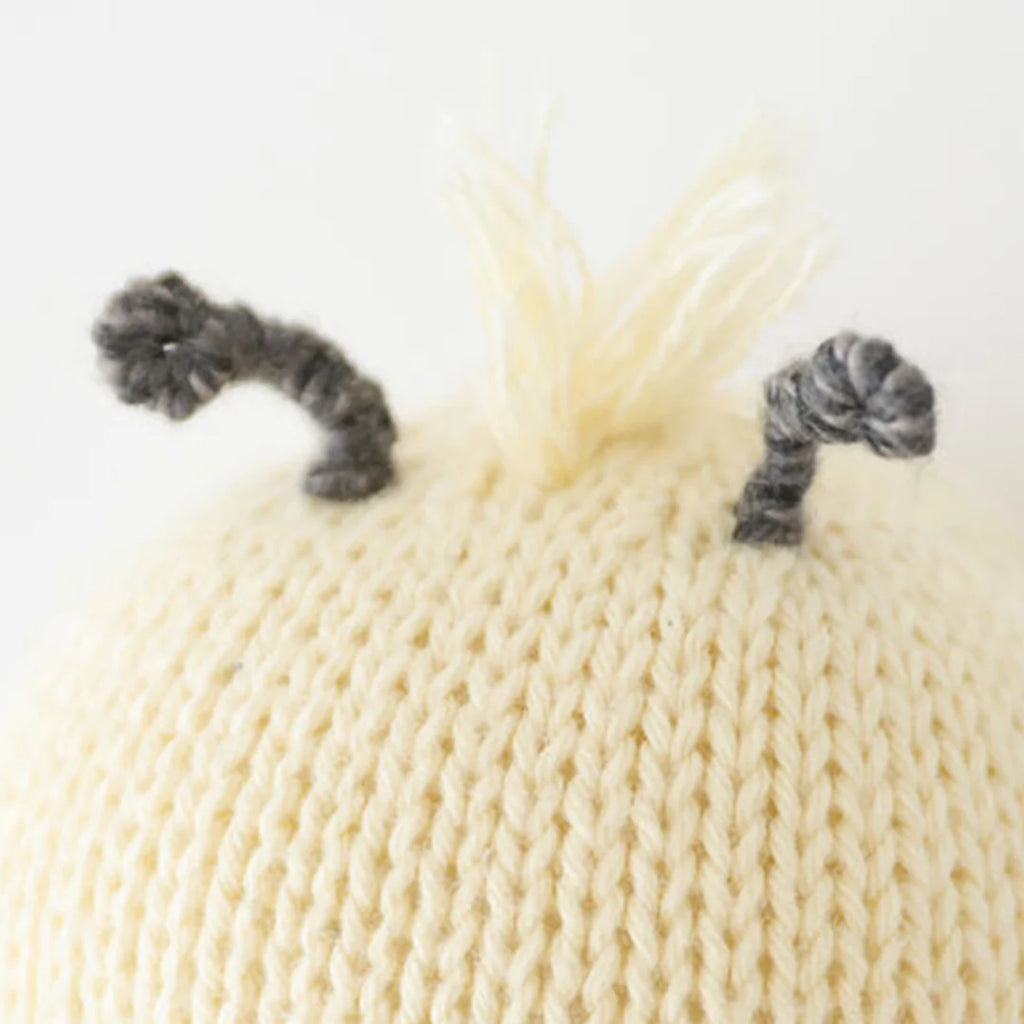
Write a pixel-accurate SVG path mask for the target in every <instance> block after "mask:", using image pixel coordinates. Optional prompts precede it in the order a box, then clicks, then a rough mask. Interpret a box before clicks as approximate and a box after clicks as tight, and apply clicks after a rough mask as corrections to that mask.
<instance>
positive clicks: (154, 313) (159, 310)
mask: <svg viewBox="0 0 1024 1024" xmlns="http://www.w3.org/2000/svg"><path fill="white" fill-rule="evenodd" d="M93 340H94V342H95V343H96V345H97V347H98V348H99V352H100V366H101V369H102V370H103V373H104V375H105V377H106V378H107V380H108V381H109V382H110V384H111V385H112V386H113V388H114V390H115V392H116V393H117V396H118V398H120V399H121V401H122V402H125V403H127V404H129V405H145V406H147V407H148V408H150V409H154V410H156V411H158V412H161V413H163V414H164V415H166V416H168V417H169V418H170V419H172V420H181V419H185V418H187V417H188V416H191V415H192V414H193V413H194V412H195V411H196V410H197V409H198V408H200V407H201V406H203V405H205V404H206V403H207V402H209V401H211V400H212V399H213V398H214V397H215V396H216V395H217V394H218V392H219V391H220V390H221V388H223V387H224V386H225V385H227V384H230V383H233V382H238V381H246V380H253V381H261V382H263V383H265V384H269V385H271V386H272V387H275V388H277V389H279V390H280V391H283V392H284V393H285V394H286V395H287V396H288V397H289V398H291V399H293V400H294V401H296V402H298V403H299V405H301V406H302V408H304V409H306V410H307V411H308V412H309V413H310V414H311V415H312V417H313V418H314V419H315V420H316V421H317V423H319V424H320V426H321V427H323V428H324V430H326V432H327V435H328V441H327V446H326V451H325V453H324V455H323V456H322V458H321V459H320V460H319V461H317V462H316V463H315V464H314V465H313V466H312V467H311V468H310V469H309V471H308V472H307V474H306V477H305V489H306V491H307V492H309V493H310V494H313V495H316V496H318V497H322V498H330V499H334V500H340V501H345V500H355V499H358V498H364V497H367V496H368V495H371V494H373V493H375V492H376V491H379V490H381V489H382V488H383V487H385V486H387V484H389V483H390V482H391V480H392V478H393V476H394V468H393V463H392V458H391V449H392V446H393V444H394V441H395V436H396V431H395V426H394V422H393V420H392V418H391V414H390V412H389V410H388V406H387V403H386V401H385V399H384V394H383V392H382V390H381V388H380V386H379V385H378V384H377V383H376V382H375V381H373V380H370V379H369V378H367V377H364V376H362V375H360V374H359V373H358V371H357V370H356V368H355V367H354V366H353V365H352V364H351V363H350V362H349V361H348V360H347V359H346V358H345V356H344V355H343V354H342V353H341V352H340V351H339V350H338V349H337V348H336V347H335V346H334V345H332V344H331V343H330V342H328V341H327V340H325V339H324V338H321V337H320V336H319V335H317V334H315V333H314V332H312V331H310V330H307V329H305V328H303V327H296V326H291V325H289V324H284V323H280V322H278V321H276V320H266V319H263V318H261V317H259V316H257V315H256V314H255V313H253V312H252V311H251V310H250V309H248V308H247V307H245V306H242V305H231V306H225V305H218V304H217V303H214V302H211V301H210V300H209V299H208V298H207V297H206V296H205V295H203V293H202V292H200V291H199V290H198V289H197V288H195V287H193V286H192V285H191V284H189V282H188V281H186V280H185V279H184V278H183V277H181V276H180V275H178V274H175V273H167V274H163V275H161V276H160V277H156V278H145V279H139V280H136V281H133V282H131V283H130V284H129V285H128V286H127V287H126V288H125V289H124V290H122V291H120V292H118V293H117V294H115V295H114V296H113V297H112V298H111V299H110V300H109V302H108V303H107V305H106V308H105V309H104V311H103V313H102V314H101V316H100V318H99V320H98V321H97V322H96V324H95V327H94V329H93Z"/></svg>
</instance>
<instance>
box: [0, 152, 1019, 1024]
mask: <svg viewBox="0 0 1024 1024" xmlns="http://www.w3.org/2000/svg"><path fill="white" fill-rule="evenodd" d="M476 152H477V156H478V157H479V159H480V160H481V161H482V166H481V167H479V168H478V172H479V173H478V174H477V175H476V176H475V177H471V178H470V179H467V181H464V182H462V189H463V191H462V192H460V195H461V196H462V199H463V200H465V201H466V202H465V203H462V204H461V205H460V203H457V204H456V205H457V206H458V208H459V210H460V211H461V212H462V213H463V214H467V211H468V214H467V221H468V222H467V223H466V224H464V226H467V227H468V232H469V234H470V236H471V238H472V239H473V241H474V245H475V247H476V249H477V254H478V260H477V268H478V271H479V276H480V284H481V294H482V296H483V298H484V300H485V307H486V308H488V309H489V310H490V313H491V315H490V316H489V323H490V326H491V329H492V331H493V332H494V333H495V336H496V340H497V341H498V349H499V357H498V358H497V359H496V361H495V363H494V370H495V372H494V377H493V380H492V383H493V384H494V385H495V386H494V388H493V389H492V392H491V396H492V400H491V402H490V405H489V406H488V411H489V412H490V414H491V415H490V423H489V424H485V423H484V422H482V421H481V420H480V419H479V418H477V417H476V415H475V414H473V413H471V412H470V411H469V410H467V409H466V408H462V407H454V408H449V409H443V410H442V411H441V412H440V413H438V414H437V415H435V416H433V417H428V418H427V419H425V420H424V421H421V422H419V423H416V424H412V425H408V426H404V427H403V428H402V430H401V431H400V432H399V438H398V441H397V445H396V446H395V447H394V450H392V445H393V444H394V443H395V438H396V430H395V426H394V422H393V420H392V418H391V416H390V413H389V411H388V409H387V406H386V404H385V402H384V399H383V393H382V391H381V389H380V387H379V386H378V385H376V384H375V383H374V382H372V381H369V380H367V379H366V378H364V377H362V376H361V375H360V374H359V373H358V372H357V371H356V370H355V368H354V367H353V366H352V365H351V364H350V363H349V362H348V361H347V359H346V358H344V357H343V356H342V355H341V354H340V353H339V352H338V351H337V350H336V349H334V348H333V347H332V346H330V345H329V344H328V343H327V342H325V341H324V340H323V339H321V338H319V336H317V335H315V334H314V333H312V332H310V331H308V330H305V329H302V328H294V327H290V326H288V325H283V324H280V323H278V322H276V321H265V320H262V319H261V318H259V317H258V316H256V315H255V314H254V313H252V311H251V310H249V309H247V308H245V307H241V306H232V307H225V306H219V305H217V304H215V303H212V302H211V301H209V300H208V299H206V297H205V296H204V295H202V293H200V292H199V291H198V290H196V289H194V288H193V287H192V286H190V285H189V284H188V283H187V282H186V281H185V280H184V279H182V278H180V277H178V276H165V277H162V278H159V279H157V280H155V281H145V282H141V283H139V284H136V285H135V286H132V287H130V288H129V289H128V290H126V291H125V292H123V293H121V294H119V295H118V296H117V297H115V299H114V300H113V301H112V303H111V305H110V306H109V307H108V309H107V311H106V312H105V314H104V316H103V318H102V320H101V321H100V323H99V325H98V327H97V330H96V334H95V337H96V341H97V343H98V345H99V347H100V351H101V354H102V359H103V365H104V368H105V370H106V372H107V374H108V377H109V379H110V380H111V382H112V383H113V385H114V387H115V388H116V389H117V391H118V394H119V395H120V396H121V397H122V398H123V399H124V400H126V401H128V402H133V403H145V404H148V405H151V406H153V407H155V408H158V409H160V410H162V411H164V412H167V413H168V414H169V415H171V416H172V417H175V418H180V417H182V416H187V415H189V414H191V413H192V412H193V411H194V410H195V409H196V408H198V407H199V406H201V405H202V404H203V403H204V402H206V401H208V400H210V399H211V398H212V397H213V395H215V394H216V393H217V391H218V389H219V388H221V387H222V386H224V385H225V384H226V383H228V382H230V381H231V380H232V379H240V378H244V377H250V378H253V377H255V378H258V379H261V380H263V381H265V382H269V383H271V384H273V385H275V386H277V387H279V388H280V389H282V390H283V391H284V392H285V393H286V394H288V395H290V396H292V397H293V398H295V399H297V400H298V401H299V402H300V403H301V404H302V405H303V407H304V408H306V409H307V410H309V411H310V412H311V413H312V414H313V415H314V417H315V418H316V419H317V420H318V421H319V422H320V423H321V424H322V425H323V426H324V428H325V429H326V431H327V434H328V444H327V447H326V451H325V453H324V455H323V457H322V458H321V460H320V461H318V462H317V463H315V464H314V466H313V467H312V468H311V469H310V470H309V472H308V474H307V476H306V491H307V493H301V492H300V491H299V489H298V488H297V487H296V486H295V473H294V471H293V470H292V469H289V470H288V471H287V472H285V473H282V474H279V475H276V476H271V477H269V478H267V479H264V480H259V481H256V482H254V483H252V484H251V485H249V486H248V487H246V488H243V489H242V490H240V491H238V492H237V493H234V494H232V495H229V496H228V497H227V499H226V500H225V501H224V502H223V504H221V505H219V506H217V507H216V508H214V509H211V510H210V511H209V512H207V513H206V514H205V515H203V516H200V517H199V518H198V519H197V520H196V522H195V523H193V524H192V525H191V526H190V527H188V528H187V529H185V530H184V531H183V533H182V535H181V536H180V537H178V538H177V539H176V540H174V541H168V542H167V543H166V544H164V545H162V546H161V548H160V550H159V551H158V552H156V553H155V554H154V556H153V557H152V558H151V559H150V562H149V563H148V565H147V566H146V567H144V568H142V567H140V568H138V569H137V571H135V572H133V573H132V574H131V577H130V578H129V579H128V580H127V581H125V582H124V583H122V584H119V585H118V586H117V587H115V588H114V592H113V593H112V595H111V597H110V600H109V602H108V603H107V604H105V605H103V606H102V607H97V608H94V609H92V610H91V613H90V615H89V617H88V618H87V619H86V620H85V622H84V624H83V626H82V628H81V629H80V630H79V632H78V634H77V635H78V639H77V640H76V641H74V642H70V643H69V644H68V646H67V647H66V649H64V650H63V651H62V652H61V653H60V654H59V655H57V656H55V661H54V667H52V668H51V669H50V671H49V672H48V674H47V676H46V677H45V678H44V679H42V680H40V681H39V682H38V683H37V684H36V685H35V686H34V687H33V688H32V691H31V695H30V697H29V699H28V701H27V703H26V705H25V707H23V708H22V709H21V710H20V711H19V712H18V714H17V715H16V716H15V717H14V721H13V722H12V723H5V726H4V732H3V737H2V738H0V1019H2V1021H3V1024H29V1022H38V1024H51V1022H52V1024H79V1022H101V1024H124V1022H128V1021H139V1022H146V1024H150V1022H152V1024H179V1022H188V1021H195V1022H200V1024H206V1022H209V1024H213V1022H217V1024H229V1022H230V1024H235V1022H238V1024H254V1022H257V1024H277V1022H301V1024H323V1022H334V1021H360V1020H361V1021H374V1022H381V1024H385V1022H394V1021H399V1022H419V1021H432V1022H442V1024H443V1022H459V1021H473V1022H482V1024H487V1022H492V1021H508V1022H525V1021H535V1020H544V1021H552V1022H582V1021H596V1022H615V1021H630V1022H637V1024H640V1022H651V1021H658V1022H661V1024H679V1022H681V1021H689V1020H692V1021H709V1022H712V1024H747V1022H750V1021H772V1022H786V1021H794V1022H795V1021H825V1020H830V1021H831V1020H835V1021H846V1022H852V1021H907V1020H913V1021H922V1022H925V1021H936V1020H942V1021H962V1020H968V1021H978V1022H989V1021H1005V1022H1016V1021H1020V1020H1021V1019H1024V555H1022V551H1021V548H1020V545H1019V541H1015V540H1012V539H1011V538H1010V537H1009V535H1008V534H1004V533H1003V532H1002V531H998V530H996V529H995V528H994V527H993V526H992V525H991V524H990V523H989V522H988V521H987V520H985V518H984V517H983V516H979V515H978V514H977V513H975V512H974V511H973V510H970V509H966V508H965V507H964V506H963V505H962V504H961V502H960V501H959V500H958V499H957V498H956V497H955V495H954V493H953V492H952V491H951V490H950V489H948V488H945V487H944V486H943V485H941V484H939V483H938V482H937V481H936V480H935V479H933V477H932V475H931V474H929V473H927V472H925V473H923V474H922V473H921V472H918V471H916V470H915V469H911V468H909V467H907V466H906V465H900V464H896V463H886V462H883V461H882V460H881V459H878V458H875V457H874V456H873V455H872V454H869V452H868V450H867V449H868V447H870V448H871V449H873V451H874V453H875V454H882V455H904V456H911V455H920V454H923V453H925V452H927V451H930V449H931V446H932V444H933V441H934V414H933V405H932V403H933V395H932V391H931V388H930V386H929V385H928V384H927V382H926V381H925V380H924V378H923V376H922V375H921V374H920V372H919V371H917V370H916V369H915V368H914V367H912V366H910V364H907V363H905V362H903V361H902V360H901V359H900V358H899V357H898V356H897V355H896V353H895V351H894V350H893V349H892V347H891V346H889V345H888V344H886V343H883V342H879V341H877V340H874V339H861V338H858V337H857V336H855V335H840V336H837V337H836V338H833V339H830V341H829V342H826V343H825V344H824V345H823V346H822V347H821V348H820V349H819V350H818V352H817V353H816V354H815V356H814V357H813V358H812V359H810V360H808V361H803V362H798V363H794V364H792V365H790V366H789V367H786V368H785V369H784V370H783V371H781V372H780V373H779V374H777V375H776V376H775V377H773V378H772V379H771V381H770V382H769V385H768V387H767V389H766V401H767V406H768V412H767V418H766V423H765V426H764V429H763V433H762V431H760V430H759V429H758V428H757V427H756V426H755V425H754V423H753V421H752V420H751V419H750V418H748V417H747V416H746V415H740V414H738V413H737V412H734V411H729V410H730V409H731V408H732V407H731V406H730V405H728V404H727V403H725V402H723V401H722V400H720V399H719V398H718V397H716V395H715V393H714V384H715V382H716V381H717V380H718V379H719V378H720V377H721V376H722V375H723V374H724V372H725V371H726V370H727V369H729V368H730V366H731V365H733V364H734V363H735V361H736V359H737V358H738V356H739V355H740V354H741V353H742V351H743V350H744V349H745V347H746V346H747V345H748V344H749V343H750V342H751V340H752V339H753V338H754V337H756V335H757V333H758V332H759V329H760V327H761V326H762V325H763V323H765V322H766V321H767V320H768V319H770V318H771V316H773V315H775V314H776V313H777V312H779V311H780V310H781V309H782V308H784V307H785V306H786V305H787V304H788V301H789V299H790V298H791V297H792V295H793V294H794V293H795V291H796V290H798V288H799V285H800V284H801V283H802V281H803V279H804V278H805V276H806V272H807V270H808V268H809V266H810V265H811V264H812V263H813V262H814V260H813V251H814V247H813V245H812V244H811V243H810V242H809V241H808V236H807V234H806V232H805V231H804V230H803V228H802V227H800V226H799V224H796V225H795V226H794V222H792V221H791V220H790V219H789V218H788V214H787V213H786V209H787V204H786V202H784V196H785V191H784V190H782V189H780V188H778V187H776V186H777V182H776V179H775V177H774V176H773V172H771V171H770V167H771V166H772V164H771V162H770V161H767V160H766V157H765V151H764V150H763V149H762V148H760V147H759V146H756V145H755V146H753V147H750V146H740V147H739V148H738V149H735V150H732V151H730V153H729V154H728V155H727V157H726V159H725V161H724V163H721V164H719V165H717V169H716V170H715V171H714V172H713V173H712V175H711V176H710V178H708V179H707V180H705V181H703V182H701V183H699V184H698V186H697V188H696V189H695V190H694V191H693V192H692V193H691V194H690V196H689V198H688V199H687V200H685V201H684V202H683V204H682V205H681V206H680V207H679V208H678V209H677V210H676V211H675V212H674V213H673V214H672V215H671V216H670V217H669V218H668V220H667V221H666V222H665V224H664V225H662V226H661V227H659V228H658V229H657V230H656V231H655V232H654V234H653V235H652V236H651V237H650V238H649V239H648V241H647V242H646V243H645V245H644V246H642V247H641V249H640V250H639V251H638V253H637V254H636V255H635V256H634V257H633V258H631V259H629V260H627V261H625V263H623V264H621V265H619V266H618V268H617V269H615V270H614V271H613V272H610V273H609V274H608V275H605V276H602V277H601V278H593V277H591V275H590V274H589V271H588V270H587V269H586V267H585V265H584V264H583V263H582V261H581V260H580V259H579V258H576V259H575V260H574V261H570V262H571V263H572V265H573V267H574V268H575V269H574V272H575V273H576V274H577V275H578V280H577V282H576V286H570V283H569V281H568V279H567V278H566V277H565V276H564V268H565V261H564V259H563V257H565V256H566V255H567V254H568V255H570V256H572V255H575V256H576V257H578V250H577V248H576V247H575V245H574V243H573V241H572V239H571V236H569V235H568V234H567V229H566V228H565V225H564V223H563V222H562V221H561V220H560V218H559V217H558V216H557V215H556V214H555V213H554V211H553V210H552V209H551V208H550V206H549V205H548V204H547V202H546V199H545V198H544V196H543V194H542V192H539V191H538V186H537V185H536V182H535V181H534V180H533V179H524V178H521V177H517V176H516V175H515V174H513V173H512V172H511V171H510V170H509V169H508V168H507V167H506V166H505V165H503V164H501V163H499V162H495V161H494V160H493V159H492V158H491V157H490V156H489V155H488V154H486V153H483V154H482V155H481V153H480V152H479V151H476ZM467 203H468V206H467V205H466V204H467ZM835 441H861V442H864V444H863V445H858V446H857V447H856V448H852V447H843V448H838V449H834V448H830V449H829V451H828V452H827V457H825V455H823V456H822V457H821V458H820V460H818V459H817V447H818V445H819V444H821V443H824V442H835ZM766 448H767V452H766V451H765V449H766ZM819 461H820V473H818V479H817V480H816V481H815V482H814V486H813V487H811V483H812V479H813V478H814V475H815V467H816V465H817V464H818V462H819ZM805 497H806V501H805V500H804V499H805ZM325 499H337V500H333V501H332V500H325ZM357 499H359V500H357ZM805 506H806V507H805Z"/></svg>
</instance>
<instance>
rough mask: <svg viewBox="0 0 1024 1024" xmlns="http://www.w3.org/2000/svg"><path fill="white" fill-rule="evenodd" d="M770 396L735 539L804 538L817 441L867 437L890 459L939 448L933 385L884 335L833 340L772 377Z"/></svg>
mask: <svg viewBox="0 0 1024 1024" xmlns="http://www.w3.org/2000/svg"><path fill="white" fill-rule="evenodd" d="M765 399H766V405H767V411H766V416H765V425H764V439H765V446H766V448H767V453H766V456H765V459H764V461H763V462H762V463H761V465H760V466H759V467H758V468H757V470H756V471H755V472H754V474H753V475H752V476H751V477H750V479H749V480H748V482H747V485H746V487H745V488H744V491H743V496H742V498H741V499H740V502H739V504H738V505H737V507H736V528H735V532H734V534H733V537H734V539H735V540H737V541H742V542H746V543H752V544H783V545H793V544H799V543H800V541H801V540H802V539H803V514H802V506H803V499H804V496H805V495H806V493H807V491H808V489H809V488H810V486H811V482H812V481H813V479H814V470H815V461H816V457H817V448H818V445H819V444H837V443H854V442H858V441H863V442H864V443H865V444H867V445H868V446H869V447H870V448H871V449H872V450H873V451H874V452H876V453H877V454H878V455H882V456H884V457H886V458H916V457H919V456H922V455H928V454H929V453H930V452H931V451H932V450H933V448H934V447H935V395H934V392H933V390H932V386H931V384H929V383H928V380H927V378H926V377H925V376H924V374H923V373H922V372H921V371H920V370H919V369H918V368H917V367H916V366H913V365H911V364H910V363H908V362H906V361H905V360H904V359H902V358H901V357H900V355H899V354H898V353H897V352H896V350H895V349H894V348H893V346H892V345H891V344H890V343H889V342H887V341H883V340H881V339H880V338H864V337H861V336H860V335H857V334H854V333H852V332H846V333H843V334H839V335H837V336H836V337H834V338H830V339H829V340H828V341H826V342H824V343H823V344H822V345H821V346H819V348H818V350H817V351H816V352H815V353H814V355H813V356H812V357H811V358H810V359H808V360H801V361H799V362H796V363H793V364H791V365H790V366H787V367H786V368H785V369H783V370H780V371H779V372H778V373H776V374H774V375H773V376H771V377H769V378H768V380H767V381H766V383H765Z"/></svg>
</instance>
